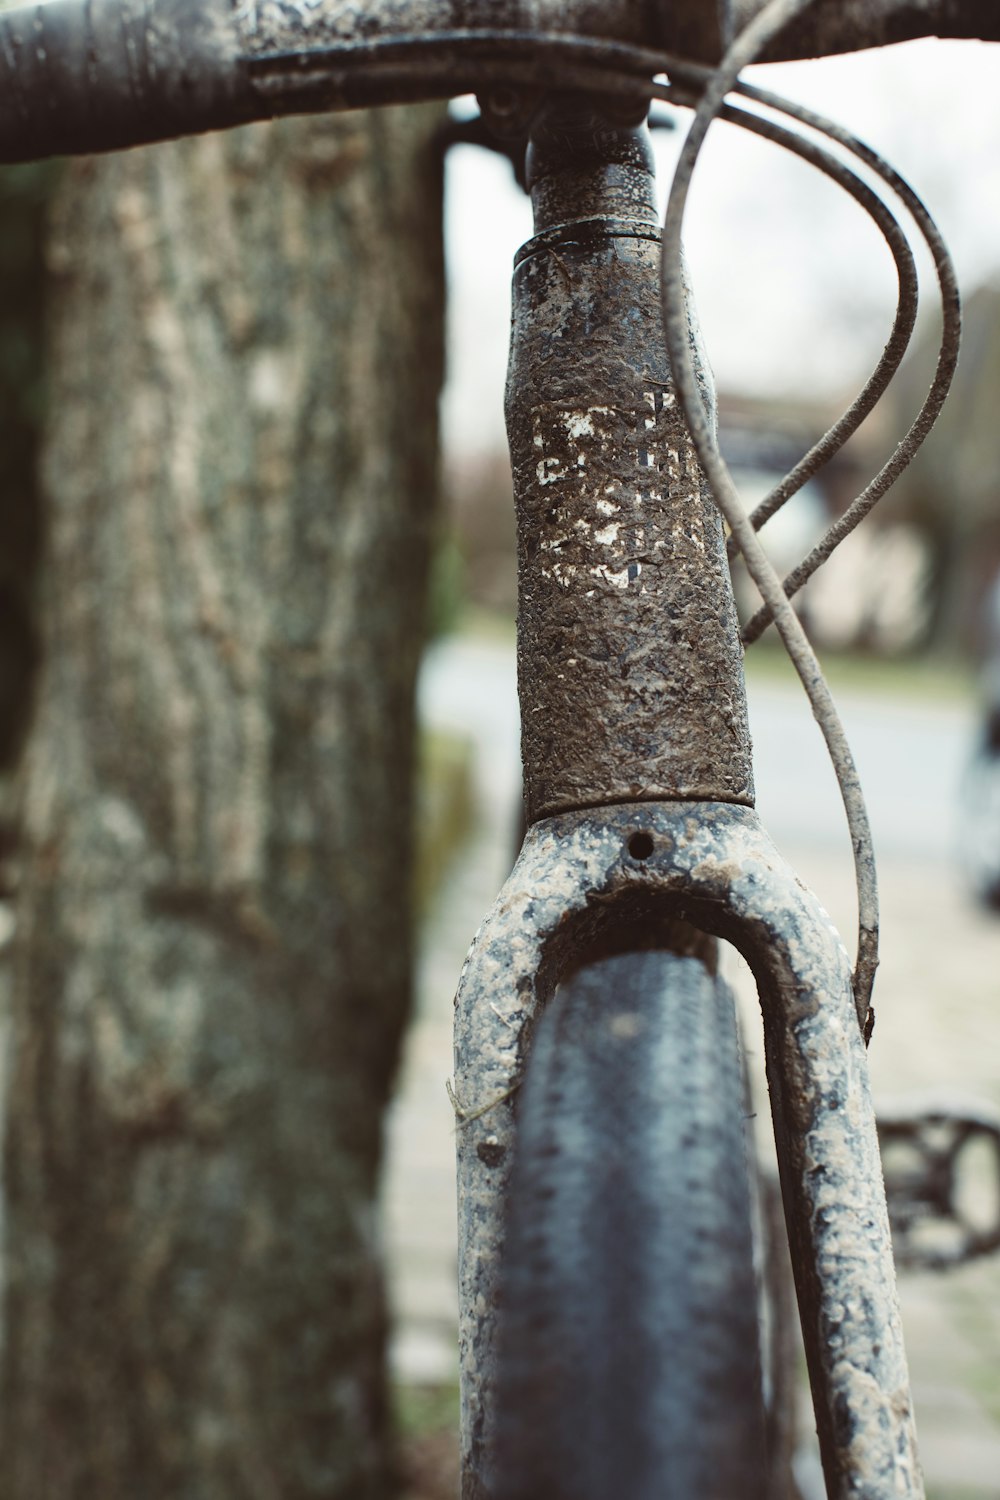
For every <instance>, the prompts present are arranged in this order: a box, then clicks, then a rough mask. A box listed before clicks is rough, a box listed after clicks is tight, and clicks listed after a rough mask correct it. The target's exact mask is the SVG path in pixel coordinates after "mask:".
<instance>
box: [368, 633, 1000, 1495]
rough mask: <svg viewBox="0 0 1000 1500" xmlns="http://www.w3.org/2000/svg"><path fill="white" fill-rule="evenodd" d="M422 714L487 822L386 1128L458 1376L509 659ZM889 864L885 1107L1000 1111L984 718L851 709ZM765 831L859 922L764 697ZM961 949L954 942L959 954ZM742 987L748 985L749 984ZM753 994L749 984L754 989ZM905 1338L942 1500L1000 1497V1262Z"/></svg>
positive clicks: (824, 818)
mask: <svg viewBox="0 0 1000 1500" xmlns="http://www.w3.org/2000/svg"><path fill="white" fill-rule="evenodd" d="M421 706H422V712H423V714H424V716H425V718H426V719H427V720H428V721H430V722H433V723H435V724H439V725H442V726H447V727H450V728H453V729H455V730H458V731H460V732H463V733H465V734H467V735H468V736H469V738H470V740H471V742H472V743H473V745H474V746H475V748H476V765H477V778H476V780H477V793H478V802H479V818H478V825H477V828H476V832H475V835H474V837H473V839H472V840H471V841H470V845H469V847H468V848H467V849H466V850H465V851H464V852H463V854H462V856H461V857H460V859H459V860H458V861H457V862H456V865H455V867H454V868H453V870H452V872H451V875H450V876H449V879H448V881H447V886H446V889H445V890H444V892H443V893H442V897H441V900H440V901H439V903H438V905H437V908H436V911H435V913H434V914H433V916H432V918H431V920H430V921H429V923H428V927H427V931H426V933H425V942H424V950H423V961H422V972H421V982H420V1001H419V1015H418V1018H417V1022H416V1024H415V1025H414V1027H413V1030H412V1033H411V1037H410V1045H409V1050H408V1056H407V1062H406V1067H405V1070H404V1076H403V1079H402V1086H401V1090H400V1094H399V1097H398V1099H397V1103H396V1105H395V1107H394V1109H393V1111H392V1115H391V1118H390V1121H389V1126H388V1147H389V1169H388V1180H387V1186H386V1199H385V1225H386V1240H387V1250H388V1253H389V1256H390V1269H391V1278H392V1286H393V1289H394V1300H395V1305H396V1309H397V1313H398V1331H397V1336H396V1343H395V1347H394V1357H395V1360H396V1365H397V1369H398V1371H399V1373H400V1374H401V1375H402V1376H403V1377H404V1378H408V1379H418V1380H420V1379H425V1380H433V1381H438V1380H446V1379H449V1378H452V1377H453V1375H454V1371H455V1352H454V1350H455V1342H454V1339H455V1335H454V1328H455V1316H456V1308H455V1293H454V1255H455V1251H454V1243H455V1230H454V1187H453V1180H452V1170H453V1168H452V1161H453V1145H454V1142H453V1126H452V1121H451V1115H450V1106H449V1104H448V1100H447V1096H446V1093H445V1088H444V1082H445V1079H446V1078H447V1076H448V1075H449V1073H450V1068H451V1042H450V1026H451V999H452V995H453V991H454V986H455V980H456V977H457V974H458V970H459V968H460V966H461V961H462V958H463V957H464V953H465V949H466V947H467V945H468V942H469V939H470V937H471V935H472V933H473V932H474V930H475V928H476V926H477V925H478V923H479V921H480V920H481V918H482V916H483V915H484V913H485V912H486V910H487V909H488V907H489V905H490V902H491V901H492V899H493V896H494V895H495V893H496V890H497V888H498V887H499V884H500V883H501V881H502V880H503V877H504V875H505V874H506V870H507V868H508V867H509V863H510V857H511V842H512V836H511V828H512V824H513V820H514V807H515V802H516V796H517V721H516V700H515V694H514V669H513V661H512V654H511V652H510V650H509V649H507V648H503V647H500V646H496V645H492V644H485V643H480V642H466V641H457V642H455V641H450V642H446V643H444V644H443V645H442V646H439V647H438V648H437V650H436V651H435V653H434V654H433V655H432V656H431V657H430V658H429V659H428V662H427V665H426V669H425V672H424V676H423V681H422V689H421ZM841 707H842V710H843V713H844V717H845V721H846V723H847V727H848V732H849V735H850V737H851V740H852V744H853V745H854V748H855V753H856V756H857V759H858V762H859V767H860V770H861V774H862V779H863V781H864V783H865V786H866V789H867V791H868V795H869V800H870V808H871V816H872V823H873V827H874V831H875V836H876V842H877V845H878V848H879V854H880V867H881V887H882V902H883V933H884V942H883V962H882V968H881V970H880V973H879V980H878V985H877V989H876V1000H877V1008H878V1026H877V1029H876V1036H875V1041H874V1043H873V1047H872V1052H871V1064H872V1077H873V1083H874V1087H875V1091H876V1097H877V1098H878V1097H886V1096H889V1095H891V1096H892V1097H893V1099H895V1098H897V1097H898V1096H900V1095H908V1094H910V1093H913V1092H925V1091H927V1090H934V1091H935V1092H940V1093H943V1094H945V1095H947V1096H952V1097H953V1096H955V1095H956V1094H957V1095H958V1096H959V1097H963V1096H966V1095H968V1094H970V1093H972V1094H975V1095H977V1096H980V1097H983V1098H986V1099H987V1100H990V1101H992V1102H993V1103H995V1104H997V1105H1000V1003H998V1002H1000V922H998V921H997V920H995V919H993V918H991V917H989V916H988V915H986V914H984V913H982V912H980V911H978V910H977V909H976V907H975V906H974V905H973V904H972V903H971V902H970V901H969V899H968V898H967V896H966V894H965V893H964V891H963V889H962V887H961V884H960V881H959V879H958V877H957V872H956V866H955V860H954V855H953V849H954V823H955V805H956V799H957V788H958V784H959V781H960V777H961V771H962V766H963V762H964V758H965V755H966V750H967V746H968V744H969V743H970V738H971V733H972V719H971V712H970V711H969V710H967V709H962V708H960V707H949V708H946V709H939V708H937V707H929V706H926V705H921V704H919V703H913V702H893V703H888V704H887V703H878V702H876V701H874V700H873V699H871V698H870V697H865V696H860V695H854V696H851V697H848V698H846V699H844V700H842V702H841ZM751 719H752V727H753V732H754V739H755V745H756V749H757V765H758V773H757V774H758V793H759V805H760V809H761V812H762V815H763V817H764V819H765V822H766V823H767V824H768V826H769V828H770V829H771V831H772V833H773V834H774V836H775V837H776V839H777V840H778V842H779V844H781V846H782V848H783V849H784V851H785V853H786V854H787V856H788V857H789V858H790V859H791V860H792V862H793V863H794V864H795V866H796V868H797V869H798V870H799V872H800V873H801V874H802V876H803V878H804V879H805V880H806V881H807V883H809V884H810V885H812V886H813V888H814V889H815V890H816V891H817V893H818V894H819V896H820V898H821V899H822V901H823V902H824V905H826V907H827V909H828V910H829V911H830V912H831V914H832V915H833V917H834V920H835V921H836V922H837V923H838V925H839V926H840V929H841V931H842V932H844V933H850V931H851V927H852V924H853V922H854V920H855V915H854V895H853V885H852V879H851V870H850V856H849V851H848V849H847V846H846V838H845V834H844V831H843V814H842V812H841V810H840V806H839V802H838V800H837V793H836V789H835V786H834V784H833V780H832V775H831V773H830V772H829V770H828V768H827V766H826V765H825V763H824V760H823V751H822V747H821V743H820V738H819V733H818V730H817V729H816V727H815V725H814V724H813V723H812V720H811V718H810V715H809V713H808V709H807V708H806V707H805V706H804V704H803V703H802V702H801V701H800V700H799V697H798V695H797V694H796V693H795V692H794V690H792V689H789V690H785V689H783V688H781V687H776V686H774V685H771V684H766V685H757V686H755V687H754V688H753V689H752V698H751ZM946 943H947V946H946ZM737 978H738V976H737ZM738 982H740V983H741V984H742V985H743V988H744V989H747V988H748V986H747V984H746V981H745V979H744V980H738ZM901 1296H902V1301H903V1308H904V1324H905V1328H906V1335H907V1343H908V1348H909V1353H910V1363H911V1370H912V1375H913V1384H914V1391H915V1395H916V1398H917V1406H918V1416H919V1423H920V1434H921V1447H922V1452H923V1457H924V1463H925V1468H926V1471H927V1478H928V1495H929V1496H930V1497H931V1500H1000V1263H993V1262H991V1263H982V1264H980V1265H978V1266H974V1267H969V1268H966V1269H964V1270H963V1271H961V1272H958V1273H953V1274H952V1275H950V1276H949V1277H948V1278H946V1279H942V1278H940V1277H932V1276H928V1275H921V1276H913V1275H907V1276H905V1277H904V1278H903V1280H902V1283H901Z"/></svg>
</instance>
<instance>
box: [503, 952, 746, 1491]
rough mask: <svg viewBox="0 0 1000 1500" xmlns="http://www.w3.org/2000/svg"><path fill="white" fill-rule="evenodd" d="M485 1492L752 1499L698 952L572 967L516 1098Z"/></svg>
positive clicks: (730, 1196) (731, 1070)
mask: <svg viewBox="0 0 1000 1500" xmlns="http://www.w3.org/2000/svg"><path fill="white" fill-rule="evenodd" d="M517 1111H518V1125H517V1144H516V1149H515V1158H514V1163H513V1167H512V1173H511V1184H510V1196H509V1200H508V1210H507V1225H506V1237H505V1251H504V1272H503V1278H502V1283H501V1286H502V1293H501V1296H502V1301H501V1307H500V1318H499V1325H498V1326H499V1333H498V1351H499V1352H498V1371H497V1386H496V1426H495V1433H496V1445H495V1450H494V1451H495V1462H496V1469H495V1475H494V1484H493V1485H492V1486H491V1493H493V1494H494V1495H495V1496H496V1497H497V1500H543V1497H544V1500H611V1497H614V1500H675V1497H676V1500H692V1497H694V1496H697V1497H698V1500H734V1497H736V1496H739V1497H740V1500H758V1497H761V1500H762V1497H763V1495H764V1493H765V1479H764V1466H765V1458H764V1410H763V1399H762V1394H761V1373H760V1368H761V1361H760V1334H759V1319H758V1297H757V1285H756V1277H755V1271H754V1257H753V1232H752V1211H751V1201H752V1200H751V1190H750V1179H749V1168H748V1160H747V1150H746V1144H745V1139H744V1133H745V1128H746V1127H745V1118H744V1117H745V1113H746V1111H745V1104H744V1089H743V1082H742V1074H741V1067H740V1060H739V1052H738V1041H737V1032H736V1016H735V1008H734V1002H733V997H732V994H731V992H730V991H729V989H728V987H727V986H726V985H725V984H723V983H722V982H721V981H720V980H718V979H717V978H715V977H714V976H712V975H710V974H709V973H708V971H707V970H706V969H705V967H704V966H703V965H702V964H701V963H700V961H699V960H697V959H694V958H680V957H677V956H675V955H673V954H668V953H660V952H645V953H637V954H627V955H619V956H615V957H613V958H608V959H604V960H602V961H600V962H598V963H595V964H593V965H591V966H590V967H588V968H585V969H583V970H582V971H581V972H580V973H579V974H577V975H576V976H575V977H574V978H573V979H572V980H571V981H570V982H569V983H568V984H566V985H564V986H563V987H562V988H561V989H560V990H559V991H558V992H557V994H556V996H555V997H554V999H553V1000H552V1002H551V1003H550V1005H549V1006H548V1007H547V1009H546V1011H545V1013H544V1015H543V1016H542V1018H541V1020H540V1022H539V1025H538V1028H537V1032H536V1035H535V1037H534V1040H533V1043H532V1046H531V1051H530V1054H529V1059H528V1065H527V1071H526V1077H525V1081H524V1084H523V1086H522V1089H521V1092H520V1096H519V1100H518V1106H517Z"/></svg>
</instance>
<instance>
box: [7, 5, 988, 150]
mask: <svg viewBox="0 0 1000 1500" xmlns="http://www.w3.org/2000/svg"><path fill="white" fill-rule="evenodd" d="M739 3H740V6H741V8H740V9H739V10H738V11H736V12H733V13H732V14H733V15H734V16H735V20H736V22H737V23H738V22H741V21H744V20H746V19H747V18H748V17H749V16H751V15H752V14H753V13H754V11H755V10H756V8H758V3H759V0H739ZM730 15H731V12H730V0H714V3H706V0H674V3H662V4H657V5H642V6H640V5H636V4H634V0H600V3H598V0H510V3H505V4H504V5H503V6H502V7H498V6H497V5H496V4H495V3H494V0H365V3H364V4H361V3H360V0H315V3H314V0H52V3H49V4H45V5H24V6H18V7H15V8H14V9H13V10H10V11H5V12H3V13H2V14H0V162H14V161H31V160H34V159H36V158H39V157H43V156H51V155H59V154H62V155H79V154H81V153H87V152H93V151H114V150H120V149H122V148H123V147H126V146H134V145H140V144H142V143H145V142H149V141H156V140H167V139H170V138H172V137H175V136H181V135H194V134H197V133H199V132H201V131H206V130H219V129H224V128H226V127H228V126H231V125H238V124H241V123H243V122H245V121H247V120H255V119H266V118H270V117H271V116H274V115H281V114H295V113H311V112H323V111H328V110H336V109H354V108H359V107H362V106H368V105H376V104H390V103H398V102H404V101H410V100H416V99H428V98H446V97H448V96H450V95H452V94H456V93H463V92H468V91H470V90H478V89H482V88H488V87H489V86H490V85H491V84H492V83H507V84H509V83H522V84H523V83H524V82H525V80H526V77H527V75H528V74H530V73H532V70H534V76H535V78H536V82H537V84H538V86H539V87H540V88H545V87H549V86H551V84H552V81H553V79H554V78H557V77H560V76H561V77H562V80H563V82H566V79H567V77H568V75H567V73H566V71H565V70H566V68H567V67H568V66H571V65H574V66H575V65H576V64H578V63H579V62H580V60H581V58H584V59H585V60H586V61H587V66H588V69H589V71H587V72H586V73H585V74H583V73H579V72H578V73H577V75H576V77H577V80H578V82H579V81H580V80H583V79H584V77H585V79H586V83H585V86H586V87H587V88H597V87H605V86H607V84H608V80H609V70H610V71H614V70H615V69H616V68H617V69H619V74H618V83H617V85H616V87H617V89H618V91H619V92H621V91H622V89H623V88H626V89H628V88H632V89H634V88H636V87H638V88H639V89H640V90H641V88H642V85H643V83H644V82H645V81H647V80H648V79H650V78H651V77H652V76H653V74H654V73H655V72H657V71H658V70H659V68H660V66H661V63H662V59H663V56H664V54H665V53H671V54H673V55H674V56H677V57H684V58H688V59H695V60H696V61H699V62H714V61H716V60H717V59H718V57H719V55H720V52H721V48H722V45H723V42H724V41H725V40H726V39H727V38H728V37H729V36H730V35H731V32H732V29H733V28H732V25H731V24H730ZM540 33H544V34H545V36H546V37H547V39H548V42H547V46H548V53H547V54H546V53H545V51H544V48H545V45H546V44H545V43H542V44H539V43H538V41H537V38H538V37H539V34H540ZM935 34H936V35H940V36H950V37H958V36H968V37H972V36H977V37H980V38H982V39H983V40H987V41H1000V9H998V7H996V6H995V5H993V4H992V3H987V0H843V3H841V0H837V3H836V4H818V5H816V6H815V7H814V8H813V9H812V10H810V12H809V14H808V15H807V16H806V17H804V18H802V19H801V20H800V21H799V22H797V23H796V25H795V26H794V27H791V28H789V30H788V31H787V32H786V33H784V34H783V35H782V36H780V37H779V38H777V40H776V41H775V43H774V44H773V46H772V48H771V50H770V52H769V53H768V56H769V57H771V58H778V57H802V56H823V55H825V54H827V53H832V52H841V51H850V50H855V49H858V48H862V47H871V46H882V45H884V44H886V43H888V42H897V41H903V40H906V39H908V38H911V37H917V36H929V35H935ZM571 43H572V44H573V45H570V44H571ZM560 44H561V45H562V51H559V46H560ZM588 48H589V50H588ZM637 48H638V49H643V48H644V49H646V51H645V52H643V51H642V50H638V51H637V50H636V49H637ZM649 49H653V50H649ZM629 52H631V60H630V61H629V60H627V58H626V54H627V53H629ZM560 67H561V68H562V70H563V71H562V73H561V74H560V72H559V69H560ZM572 86H577V85H576V84H574V85H572Z"/></svg>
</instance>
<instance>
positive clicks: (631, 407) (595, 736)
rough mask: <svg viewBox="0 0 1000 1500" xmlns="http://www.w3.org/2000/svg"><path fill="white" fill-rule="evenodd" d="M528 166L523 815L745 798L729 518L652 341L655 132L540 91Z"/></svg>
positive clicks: (519, 331)
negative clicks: (725, 526)
mask: <svg viewBox="0 0 1000 1500" xmlns="http://www.w3.org/2000/svg"><path fill="white" fill-rule="evenodd" d="M527 171H528V184H529V187H530V190H531V196H532V200H533V205H534V212H535V229H536V233H535V236H534V238H532V239H531V240H530V241H529V242H528V243H527V244H526V245H525V246H524V247H523V249H522V250H521V251H520V253H519V255H518V257H517V260H516V268H515V273H514V311H513V329H512V340H511V355H510V367H509V375H508V382H507V403H506V409H507V429H508V437H509V440H510V448H511V461H512V465H513V471H514V497H515V504H516V509H517V526H518V575H519V611H518V678H519V691H520V697H521V715H522V755H523V760H524V774H525V795H526V802H527V812H528V821H529V822H534V821H536V820H537V819H539V818H543V817H547V816H550V815H552V814H554V813H559V812H565V811H569V810H572V809H574V808H582V807H599V806H605V805H607V804H609V803H617V802H626V801H627V802H635V801H644V800H651V801H663V800H667V801H675V800H699V801H700V800H711V801H717V802H738V803H752V800H753V782H752V771H751V762H750V741H749V732H748V728H747V715H746V702H745V696H744V687H743V672H742V649H741V646H740V642H739V634H738V627H737V620H736V610H735V605H734V601H733V595H732V588H731V584H730V579H729V571H728V566H727V562H726V554H725V545H724V538H723V532H722V525H721V522H720V520H719V516H718V513H717V511H716V509H715V506H714V504H713V501H712V499H711V496H710V494H709V493H708V489H707V487H706V485H705V482H704V480H703V477H702V473H701V470H700V468H699V464H698V461H697V458H696V455H695V451H694V446H693V443H692V440H691V438H690V436H689V434H688V432H687V428H686V425H685V422H684V419H683V417H682V415H681V413H680V410H679V408H678V406H677V404H676V402H675V399H674V391H673V382H672V378H671V373H670V369H669V365H668V361H667V355H666V350H665V346H664V340H663V334H662V329H661V312H660V289H659V287H660V281H659V265H660V231H659V226H658V223H657V213H656V206H655V200H654V196H653V164H652V151H651V147H650V142H649V135H648V131H647V129H646V127H645V124H644V123H642V122H636V120H635V119H634V118H633V119H631V120H630V119H628V118H627V117H625V118H622V116H621V115H619V116H618V117H617V118H616V117H614V116H609V115H608V114H607V113H602V112H601V107H600V106H599V105H594V104H593V103H588V102H587V101H585V100H582V99H579V98H572V97H569V96H553V97H551V98H550V99H548V100H547V101H545V103H544V104H543V107H542V108H541V109H540V110H539V111H538V112H537V114H536V116H535V121H534V124H533V126H532V134H531V143H530V146H529V149H528V165H527ZM691 337H692V340H695V341H697V339H698V335H697V331H696V328H695V325H694V322H693V318H692V325H691ZM701 370H702V391H703V396H704V400H705V402H706V404H710V405H714V392H713V389H712V385H711V379H710V375H709V373H708V369H707V365H706V364H705V363H704V361H702V365H701Z"/></svg>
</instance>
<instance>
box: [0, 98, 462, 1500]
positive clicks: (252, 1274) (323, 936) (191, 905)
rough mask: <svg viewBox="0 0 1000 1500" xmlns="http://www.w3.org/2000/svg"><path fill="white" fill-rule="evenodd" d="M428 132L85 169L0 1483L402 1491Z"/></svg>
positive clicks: (426, 453)
mask: <svg viewBox="0 0 1000 1500" xmlns="http://www.w3.org/2000/svg"><path fill="white" fill-rule="evenodd" d="M438 120H439V114H438V112H437V110H436V108H431V109H421V110H411V111H398V112H385V113H383V114H381V115H379V116H375V117H371V118H369V117H361V116H358V117H350V118H348V119H346V120H342V121H337V122H331V121H327V120H319V121H317V120H308V121H296V122H283V123H281V124H280V125H276V126H260V127H257V126H255V127H251V128H248V129H246V130H244V131H241V132H237V133H234V134H232V135H231V136H226V137H208V138H205V139H201V140H197V141H193V142H186V143H182V144H178V145H170V146H164V147H157V148H153V149H149V150H145V151H140V152H133V153H130V154H127V155H123V156H120V157H115V158H109V159H107V160H104V161H101V162H96V161H85V162H82V163H78V164H77V165H75V166H74V167H73V168H72V169H70V170H69V171H68V173H67V176H66V179H65V180H64V183H63V185H62V187H61V188H60V192H59V196H58V206H57V214H56V223H55V227H54V232H53V234H52V236H51V243H50V253H49V259H50V269H51V274H52V281H53V292H52V296H53V304H54V310H53V318H52V336H51V348H50V358H51V368H52V390H51V395H52V410H53V418H52V422H51V429H50V431H49V434H48V441H47V458H46V464H45V470H46V481H45V482H46V489H47V495H48V505H49V511H50V545H49V559H48V573H47V579H48V583H47V591H46V606H45V620H44V643H45V653H46V664H45V668H44V672H43V679H42V685H41V688H40V696H39V707H38V713H37V719H36V723H35V726H34V729H33V732H32V737H31V740H30V743H29V749H28V754H27V762H26V775H25V796H24V810H23V839H24V856H23V868H22V874H21V889H20V897H19V907H18V913H17V933H16V939H15V952H14V958H13V979H12V988H13V995H12V1007H11V1010H12V1024H11V1031H12V1041H11V1050H10V1063H9V1070H8V1077H9V1082H8V1091H7V1103H6V1125H7V1129H6V1143H5V1166H6V1193H7V1228H6V1283H7V1284H6V1296H5V1316H4V1330H3V1362H2V1407H0V1410H2V1437H0V1494H2V1495H3V1496H4V1497H5V1500H71V1497H78V1496H79V1497H83V1496H86V1497H87V1500H94V1497H98V1496H99V1497H100V1500H126V1497H127V1500H159V1497H167V1496H169V1497H184V1500H220V1497H226V1500H228V1497H233V1500H236V1497H239V1500H298V1497H306V1496H308V1497H317V1496H322V1497H324V1500H335V1497H337V1500H339V1497H343V1500H348V1497H350V1500H363V1497H380V1496H383V1495H385V1494H387V1493H389V1492H390V1491H391V1488H392V1477H391V1456H390V1448H391V1445H390V1444H389V1443H388V1442H387V1433H386V1411H385V1397H384V1378H383V1369H382V1353H383V1347H382V1346H383V1321H384V1314H383V1302H382V1296H381V1289H380V1284H379V1274H378V1256H377V1228H376V1223H375V1217H374V1197H375V1181H376V1174H377V1169H378V1164H379V1151H380V1114H381V1109H382V1106H383V1104H384V1102H385V1100H386V1096H387V1092H388V1090H389V1087H390V1083H391V1080H392V1075H393V1069H394V1065H395V1062H396V1056H397V1050H398V1046H399V1041H400V1034H401V1030H402V1027H403V1024H404V1020H405V1018H406V1014H407V1005H408V999H409V980H410V923H409V907H410V888H409V879H410V844H411V790H410V783H411V764H412V756H411V750H412V739H413V729H412V708H413V686H414V675H415V669H416V665H417V656H418V651H419V643H420V639H421V633H422V622H423V612H424V605H425V585H426V578H427V562H428V551H429V539H430V532H431V526H432V519H433V504H434V497H435V490H436V403H437V393H438V387H439V383H440V377H441V369H442V334H441V324H442V300H443V276H442V252H441V233H440V157H439V153H438V151H437V150H436V147H435V144H434V133H435V130H436V128H437V124H438Z"/></svg>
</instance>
